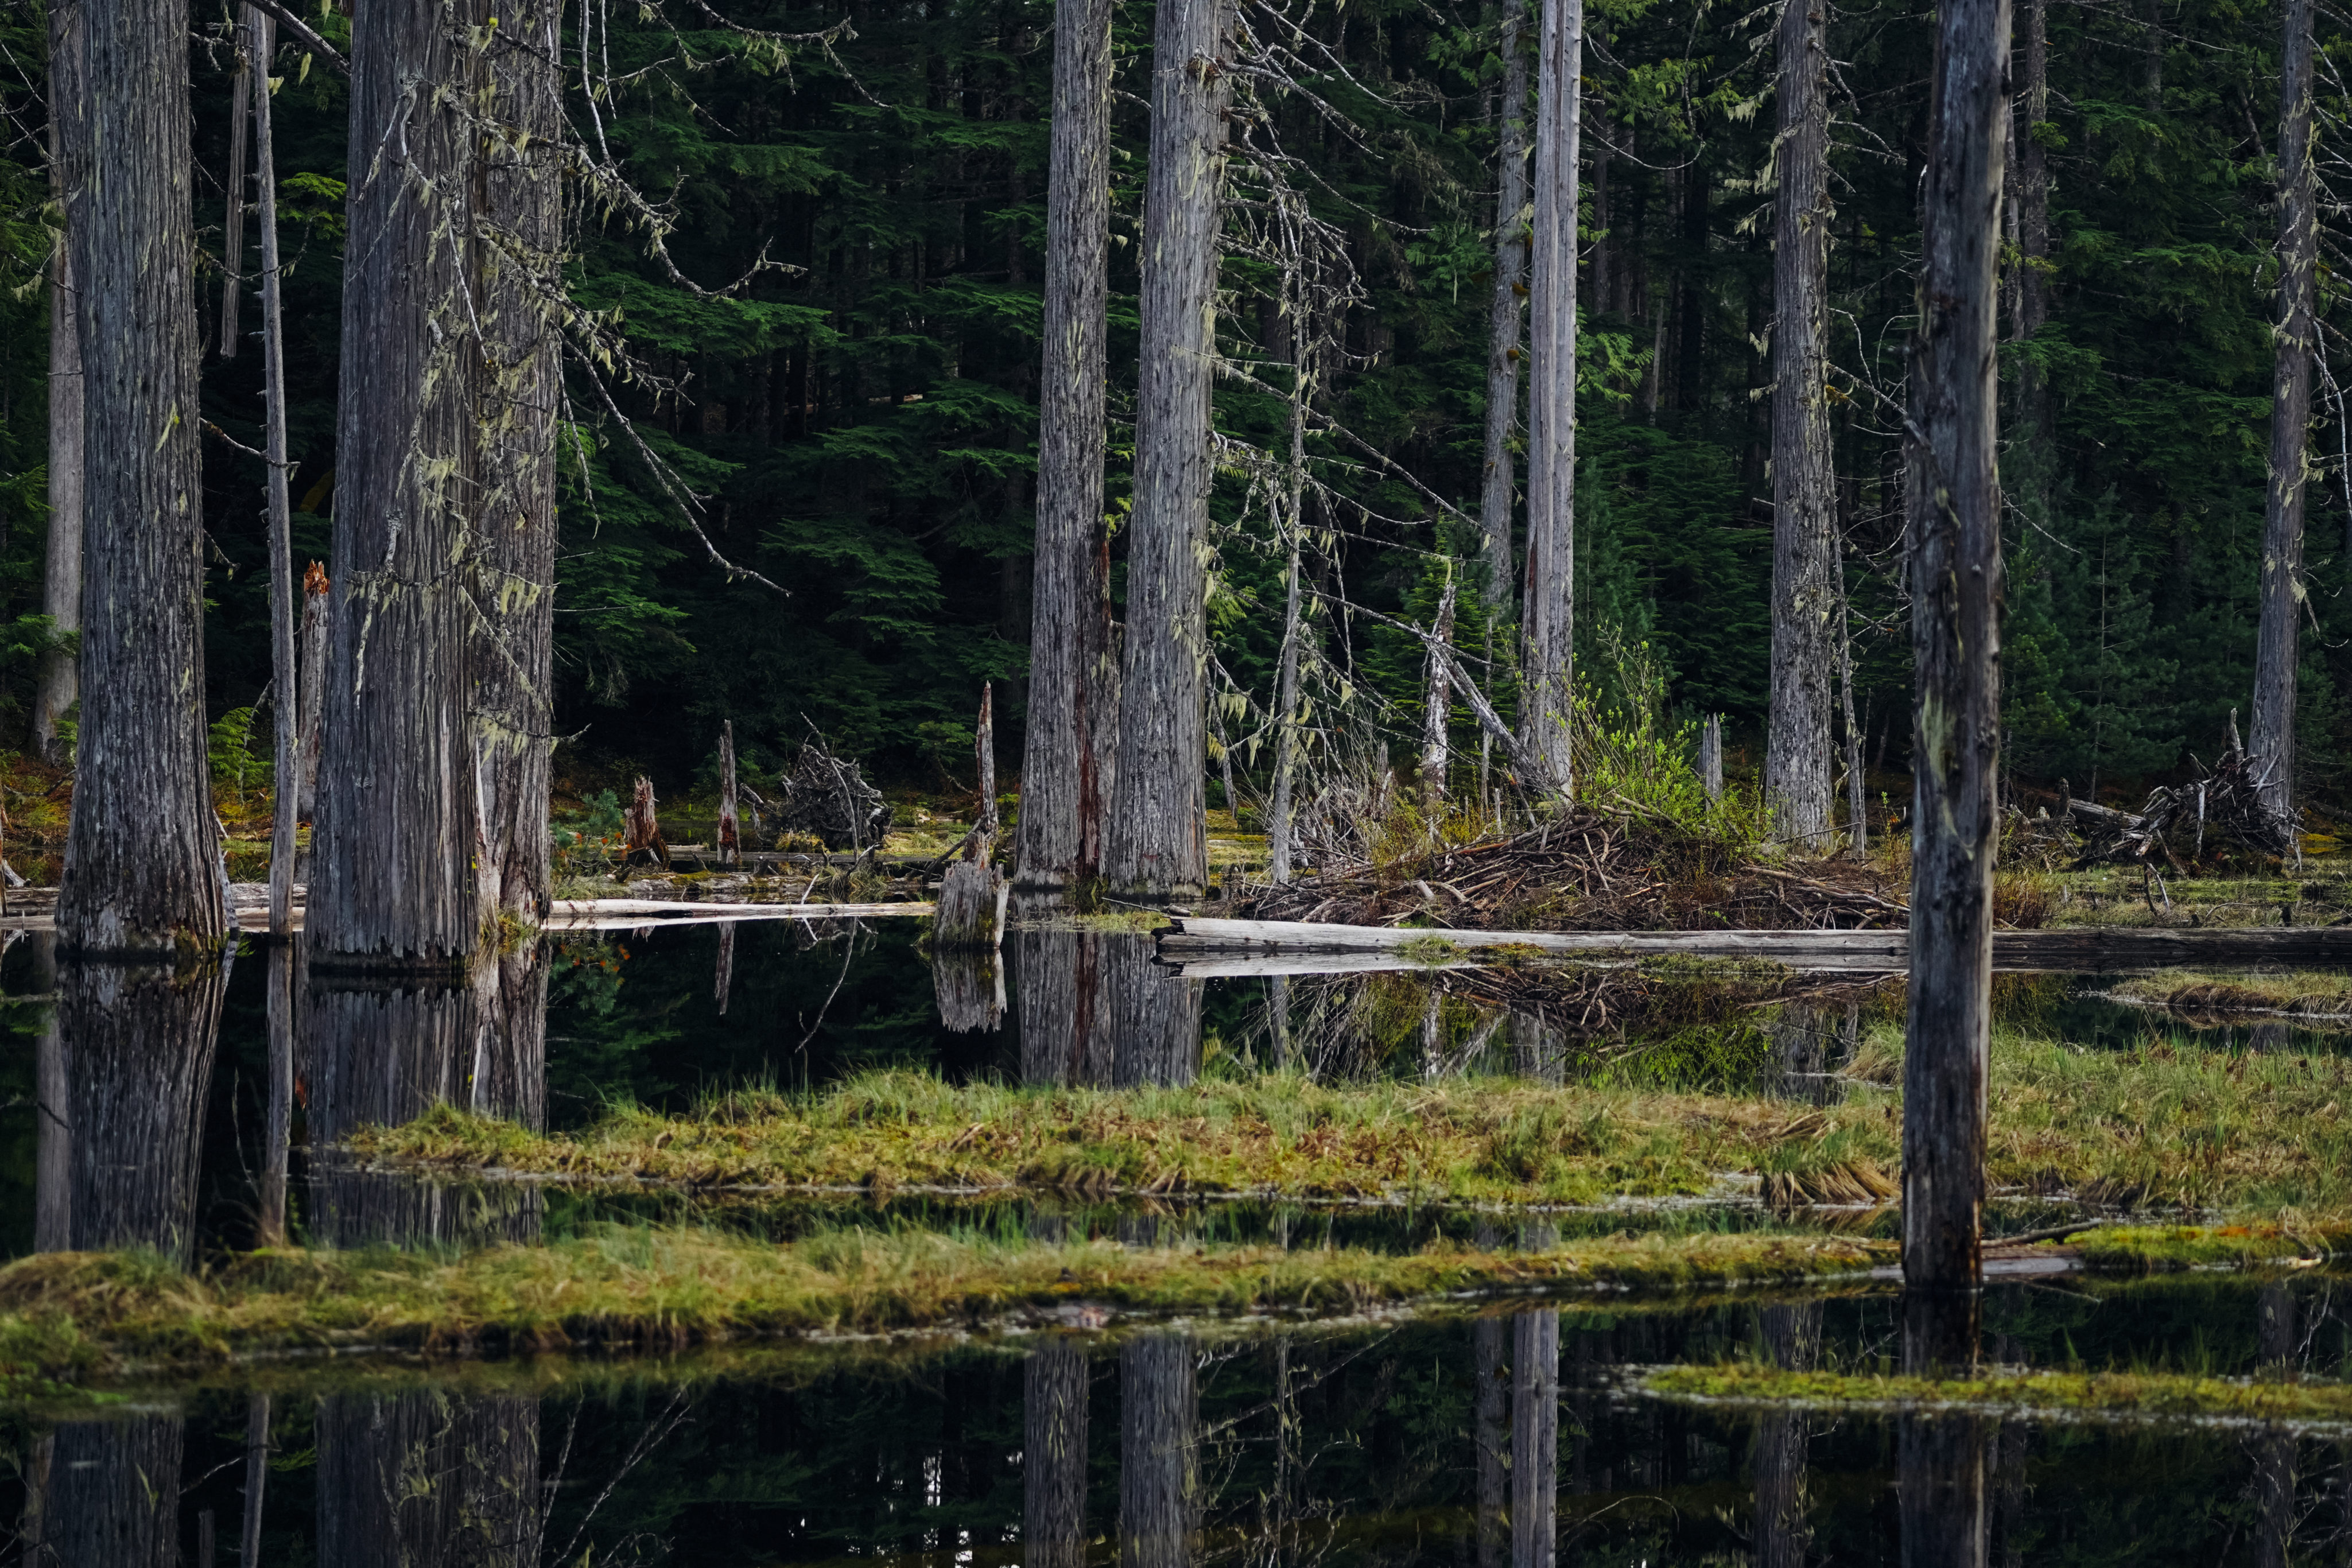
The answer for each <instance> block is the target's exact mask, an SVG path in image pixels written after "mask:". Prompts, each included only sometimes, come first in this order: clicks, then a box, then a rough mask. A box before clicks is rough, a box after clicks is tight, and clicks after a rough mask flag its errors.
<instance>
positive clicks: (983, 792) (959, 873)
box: [931, 685, 1010, 953]
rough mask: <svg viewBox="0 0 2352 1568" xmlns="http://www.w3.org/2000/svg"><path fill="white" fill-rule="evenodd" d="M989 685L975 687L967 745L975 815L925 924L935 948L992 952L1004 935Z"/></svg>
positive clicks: (1006, 887) (1004, 888)
mask: <svg viewBox="0 0 2352 1568" xmlns="http://www.w3.org/2000/svg"><path fill="white" fill-rule="evenodd" d="M991 709H992V704H991V702H990V689H989V688H988V687H987V686H985V685H983V686H982V687H981V689H980V724H979V731H978V733H977V734H976V735H975V737H974V738H973V742H972V750H973V752H974V755H975V759H976V760H977V762H978V763H979V764H980V818H979V820H978V821H977V822H976V823H975V824H974V825H973V826H972V830H971V834H970V835H969V836H968V837H966V839H965V842H964V850H963V852H964V858H962V859H961V860H957V861H953V862H951V863H950V865H949V866H948V868H947V871H946V873H945V874H944V875H943V876H942V877H941V878H940V899H939V905H940V908H939V913H938V915H937V916H936V917H935V918H934V919H933V921H932V923H931V946H932V948H933V950H934V951H936V952H947V951H950V950H953V949H959V948H978V949H980V950H982V951H983V952H991V953H992V952H995V951H996V948H997V945H998V943H999V942H1002V941H1003V935H1004V902H1005V895H1006V894H1007V893H1008V892H1009V891H1010V888H1009V885H1008V884H1007V883H1006V882H1005V880H1004V874H1003V872H1001V871H999V870H998V869H997V868H996V866H995V863H994V860H993V858H992V857H993V855H994V852H995V849H996V735H995V727H994V722H993V720H992V713H991Z"/></svg>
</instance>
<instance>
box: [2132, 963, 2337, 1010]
mask: <svg viewBox="0 0 2352 1568" xmlns="http://www.w3.org/2000/svg"><path fill="white" fill-rule="evenodd" d="M2114 994H2115V995H2116V997H2117V998H2118V999H2120V1000H2123V1001H2127V1002H2137V1003H2140V1004H2143V1005H2148V1006H2154V1007H2168V1008H2170V1009H2172V1010H2173V1011H2175V1012H2180V1013H2189V1014H2224V1013H2284V1014H2289V1015H2298V1016H2305V1017H2322V1018H2343V1017H2352V973H2332V972H2327V971H2320V970H2291V971H2284V972H2280V973H2249V972H2245V971H2236V972H2232V973H2227V974H2216V973H2207V972H2205V971H2202V970H2194V969H2166V970H2159V971H2158V972H2157V973H2153V974H2144V975H2135V976H2134V977H2132V978H2131V979H2129V980H2126V981H2125V982H2124V983H2122V984H2119V985H2117V986H2116V988H2115V993H2114Z"/></svg>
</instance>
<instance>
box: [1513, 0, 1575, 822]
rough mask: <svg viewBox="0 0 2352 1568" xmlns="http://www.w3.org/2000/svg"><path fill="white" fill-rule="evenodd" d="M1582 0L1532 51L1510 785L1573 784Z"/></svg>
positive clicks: (1555, 787)
mask: <svg viewBox="0 0 2352 1568" xmlns="http://www.w3.org/2000/svg"><path fill="white" fill-rule="evenodd" d="M1583 52H1584V5H1583V0H1544V5H1543V20H1542V25H1541V26H1540V27H1539V29H1538V40H1537V52H1536V171H1535V217H1534V225H1533V235H1534V244H1533V248H1532V257H1533V260H1534V264H1535V265H1534V271H1535V277H1534V282H1533V285H1532V287H1531V289H1530V291H1529V294H1530V311H1529V315H1530V321H1529V330H1528V347H1529V349H1530V350H1531V353H1530V356H1529V363H1528V580H1527V595H1526V600H1527V607H1526V611H1525V614H1524V617H1523V621H1524V626H1525V632H1524V634H1523V635H1524V638H1525V657H1524V660H1523V668H1525V670H1526V672H1527V676H1526V688H1525V707H1524V708H1523V710H1521V713H1520V715H1519V741H1520V751H1521V753H1522V756H1523V757H1524V759H1525V760H1526V762H1527V763H1529V764H1531V765H1533V766H1534V767H1536V768H1537V769H1538V770H1539V772H1538V773H1537V775H1536V776H1534V777H1523V778H1522V779H1521V780H1520V783H1521V784H1525V785H1527V786H1528V787H1529V788H1531V789H1535V790H1538V791H1552V792H1557V793H1558V794H1559V795H1562V796H1566V795H1568V794H1569V793H1570V790H1571V788H1572V787H1573V773H1574V770H1573V765H1572V763H1571V760H1570V753H1571V749H1572V748H1571V745H1570V710H1571V709H1572V707H1573V703H1574V699H1575V679H1576V678H1575V661H1576V654H1575V590H1576V159H1577V140H1578V136H1577V132H1578V120H1579V93H1578V88H1577V81H1578V78H1579V77H1580V74H1581V69H1582V66H1581V62H1582V59H1583Z"/></svg>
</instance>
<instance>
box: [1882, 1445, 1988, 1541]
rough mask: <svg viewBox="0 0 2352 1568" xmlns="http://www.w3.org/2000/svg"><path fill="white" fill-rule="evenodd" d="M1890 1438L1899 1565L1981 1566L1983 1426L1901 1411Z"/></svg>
mask: <svg viewBox="0 0 2352 1568" xmlns="http://www.w3.org/2000/svg"><path fill="white" fill-rule="evenodd" d="M1898 1427H1899V1430H1898V1431H1897V1433H1896V1436H1895V1482H1896V1485H1895V1492H1896V1497H1897V1499H1898V1510H1899V1512H1900V1515H1901V1518H1902V1529H1903V1568H1984V1564H1985V1553H1986V1548H1987V1546H1988V1545H1989V1544H1990V1537H1989V1534H1988V1531H1987V1530H1986V1524H1985V1447H1986V1442H1987V1438H1988V1436H1989V1435H1990V1434H1989V1432H1988V1429H1987V1424H1986V1423H1985V1422H1983V1421H1981V1420H1979V1419H1978V1418H1977V1417H1975V1416H1952V1415H1945V1416H1935V1415H1906V1416H1904V1417H1902V1419H1901V1421H1900V1422H1899V1423H1898Z"/></svg>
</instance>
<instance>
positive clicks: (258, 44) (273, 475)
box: [221, 5, 309, 939]
mask: <svg viewBox="0 0 2352 1568" xmlns="http://www.w3.org/2000/svg"><path fill="white" fill-rule="evenodd" d="M245 36H246V38H247V47H249V48H250V49H251V50H252V54H253V58H254V60H255V62H256V64H257V69H255V70H254V71H253V72H252V82H251V86H252V90H253V155H254V166H255V167H256V168H257V169H258V170H259V171H260V174H259V177H258V178H257V180H256V181H255V182H254V184H255V187H256V190H257V202H256V206H257V209H258V216H259V217H260V220H261V222H260V227H261V354H262V363H261V376H262V404H263V408H262V424H263V428H264V431H265V434H264V436H263V437H262V455H263V457H264V458H266V459H267V460H268V467H269V475H268V479H267V481H266V484H267V500H268V511H269V666H270V673H271V676H272V679H275V681H276V682H277V687H278V697H277V700H275V701H274V702H272V703H271V704H270V718H271V720H272V721H273V724H274V727H275V731H276V734H275V737H274V738H275V740H276V742H277V745H276V762H277V776H278V779H279V780H281V781H288V782H287V783H284V784H281V785H280V787H279V788H278V789H277V790H276V791H275V792H274V798H273V801H272V805H273V808H274V809H273V812H272V816H273V820H272V822H271V824H270V834H269V930H270V932H271V934H272V935H274V936H277V937H278V938H280V939H283V938H286V937H288V936H290V935H291V934H292V933H293V931H294V862H295V859H296V857H297V854H298V850H297V847H296V845H295V842H294V839H295V831H296V827H297V825H298V824H299V820H300V812H301V802H302V790H301V786H300V784H299V778H300V774H301V762H300V758H299V752H300V749H301V733H300V731H301V717H302V704H303V702H304V701H305V700H307V698H308V696H309V693H307V692H305V691H303V689H302V672H301V671H300V670H299V668H296V666H297V661H298V657H299V656H298V652H297V648H296V639H295V621H296V618H297V616H298V614H299V607H298V605H297V601H296V598H295V587H294V512H293V506H292V503H291V502H290V501H289V500H288V498H287V493H286V483H287V472H286V309H285V301H284V300H283V299H282V298H281V296H280V292H279V289H278V283H279V279H278V153H277V146H276V141H275V138H274V136H273V134H272V131H271V126H270V115H269V108H270V105H269V62H270V60H271V59H272V58H274V57H275V56H276V54H277V52H278V25H277V23H276V22H274V21H272V20H271V19H270V17H269V16H268V14H267V13H265V12H263V11H261V10H260V9H259V8H258V7H256V6H252V5H247V7H246V8H245ZM242 79H243V78H242V77H240V80H242ZM238 123H239V124H242V123H244V121H242V120H240V121H238ZM230 270H231V271H232V272H234V271H235V268H234V267H232V268H231V269H230ZM234 285H235V279H231V280H230V281H229V282H227V283H224V284H223V285H222V287H223V288H224V289H227V290H229V292H230V296H231V297H232V298H234ZM234 320H235V312H234V307H233V306H230V305H226V304H224V305H223V306H222V307H221V321H222V323H223V331H224V332H226V330H227V327H228V325H229V324H230V323H231V322H233V321H234ZM221 352H222V353H223V355H224V356H226V354H227V353H229V352H230V344H229V343H228V342H226V339H224V341H223V343H222V346H221Z"/></svg>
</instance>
